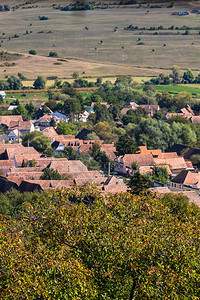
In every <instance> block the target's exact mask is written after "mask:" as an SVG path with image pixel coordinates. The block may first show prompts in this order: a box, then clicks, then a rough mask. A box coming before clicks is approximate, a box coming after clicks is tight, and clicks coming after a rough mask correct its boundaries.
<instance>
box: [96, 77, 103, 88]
mask: <svg viewBox="0 0 200 300" xmlns="http://www.w3.org/2000/svg"><path fill="white" fill-rule="evenodd" d="M102 82H103V79H102V77H98V78H97V81H96V86H100V85H101V84H102Z"/></svg>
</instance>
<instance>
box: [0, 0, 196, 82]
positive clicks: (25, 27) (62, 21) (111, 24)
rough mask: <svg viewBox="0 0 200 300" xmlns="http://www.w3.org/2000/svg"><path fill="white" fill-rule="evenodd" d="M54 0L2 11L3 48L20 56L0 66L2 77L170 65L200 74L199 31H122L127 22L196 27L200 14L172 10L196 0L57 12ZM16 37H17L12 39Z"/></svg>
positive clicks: (153, 71) (143, 70)
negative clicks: (43, 18)
mask: <svg viewBox="0 0 200 300" xmlns="http://www.w3.org/2000/svg"><path fill="white" fill-rule="evenodd" d="M16 3H17V1H16ZM52 3H53V2H52ZM52 3H51V1H45V2H39V3H38V7H36V6H35V7H34V8H27V9H17V10H15V11H11V12H9V13H1V18H0V28H1V49H2V50H8V51H10V52H17V53H22V54H24V55H23V56H22V57H19V58H18V60H17V61H16V62H15V65H14V66H12V65H11V66H8V67H5V66H1V67H0V70H1V71H4V72H1V75H0V77H1V79H3V78H5V76H9V75H11V74H15V75H16V74H17V73H18V72H22V73H23V74H24V75H25V76H26V77H27V78H28V79H30V80H33V79H35V78H36V76H37V75H44V76H49V77H50V76H55V75H56V76H58V77H59V78H62V79H64V78H70V77H71V74H72V72H73V71H79V72H80V74H81V75H82V74H83V75H84V77H85V76H86V77H98V76H109V77H115V76H116V75H122V74H127V75H135V76H156V75H158V74H159V73H160V72H163V71H165V72H170V68H171V67H172V65H174V64H176V65H179V66H180V67H181V68H182V69H186V68H190V69H193V70H194V71H195V72H196V73H198V72H200V68H199V67H198V66H199V62H200V57H199V46H200V45H199V38H200V35H199V34H198V31H197V30H191V32H190V34H189V35H187V36H186V35H183V31H180V32H179V34H178V31H177V30H176V31H174V32H169V33H168V34H160V32H159V34H157V35H154V34H153V32H149V31H147V30H144V31H140V30H136V31H127V30H124V28H125V27H127V26H129V25H130V24H133V25H134V26H138V27H150V26H155V27H158V26H160V25H162V26H164V27H165V28H168V27H170V26H172V25H174V26H175V27H176V26H177V27H181V26H184V25H185V26H190V27H197V26H198V25H199V20H200V15H196V14H191V15H188V16H183V17H179V16H174V15H172V12H173V11H174V10H186V9H187V10H189V9H192V8H195V7H198V3H196V2H194V3H195V4H193V3H192V4H191V5H188V4H187V5H186V4H184V5H183V4H182V5H181V4H177V5H176V7H175V8H167V5H166V4H164V5H162V8H155V9H148V8H147V5H142V6H141V8H136V6H134V5H132V6H130V7H125V6H121V7H114V8H112V9H106V10H102V9H96V10H91V11H85V12H84V13H83V12H80V11H75V12H65V11H60V10H55V9H53V8H52ZM12 4H14V1H12ZM27 6H28V5H27ZM24 7H26V6H24ZM147 10H149V13H147ZM38 16H47V17H48V20H46V21H40V20H39V18H38ZM86 28H87V29H86ZM114 29H115V30H114ZM161 33H162V32H161ZM15 35H17V36H18V37H17V38H13V37H14V36H15ZM138 39H139V40H140V41H141V42H142V44H141V45H138ZM164 45H165V46H164ZM30 49H36V50H37V54H38V55H29V54H28V52H29V50H30ZM50 51H54V52H56V53H57V54H58V55H59V59H57V58H50V57H48V54H49V52H50ZM141 54H142V55H141ZM60 58H62V59H61V60H60ZM83 75H82V76H83Z"/></svg>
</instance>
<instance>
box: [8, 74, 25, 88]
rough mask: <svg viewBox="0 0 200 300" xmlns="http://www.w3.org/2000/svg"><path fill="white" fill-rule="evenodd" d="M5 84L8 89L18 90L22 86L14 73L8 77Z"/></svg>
mask: <svg viewBox="0 0 200 300" xmlns="http://www.w3.org/2000/svg"><path fill="white" fill-rule="evenodd" d="M7 84H8V86H9V89H10V90H20V89H22V87H23V84H22V82H21V80H20V79H19V78H17V77H16V76H14V75H12V76H10V77H9V78H8V80H7Z"/></svg>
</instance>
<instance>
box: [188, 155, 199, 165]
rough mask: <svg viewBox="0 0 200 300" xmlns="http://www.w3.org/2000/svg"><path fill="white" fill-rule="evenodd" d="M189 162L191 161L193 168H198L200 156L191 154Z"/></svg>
mask: <svg viewBox="0 0 200 300" xmlns="http://www.w3.org/2000/svg"><path fill="white" fill-rule="evenodd" d="M190 160H191V162H192V164H193V166H196V167H199V166H200V155H199V154H193V155H192V156H191V157H190Z"/></svg>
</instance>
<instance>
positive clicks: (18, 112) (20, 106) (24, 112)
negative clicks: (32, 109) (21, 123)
mask: <svg viewBox="0 0 200 300" xmlns="http://www.w3.org/2000/svg"><path fill="white" fill-rule="evenodd" d="M13 114H15V115H21V116H22V117H23V119H27V117H28V111H27V109H26V108H25V107H24V105H23V104H21V103H19V104H18V106H17V107H16V108H14V109H13Z"/></svg>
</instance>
